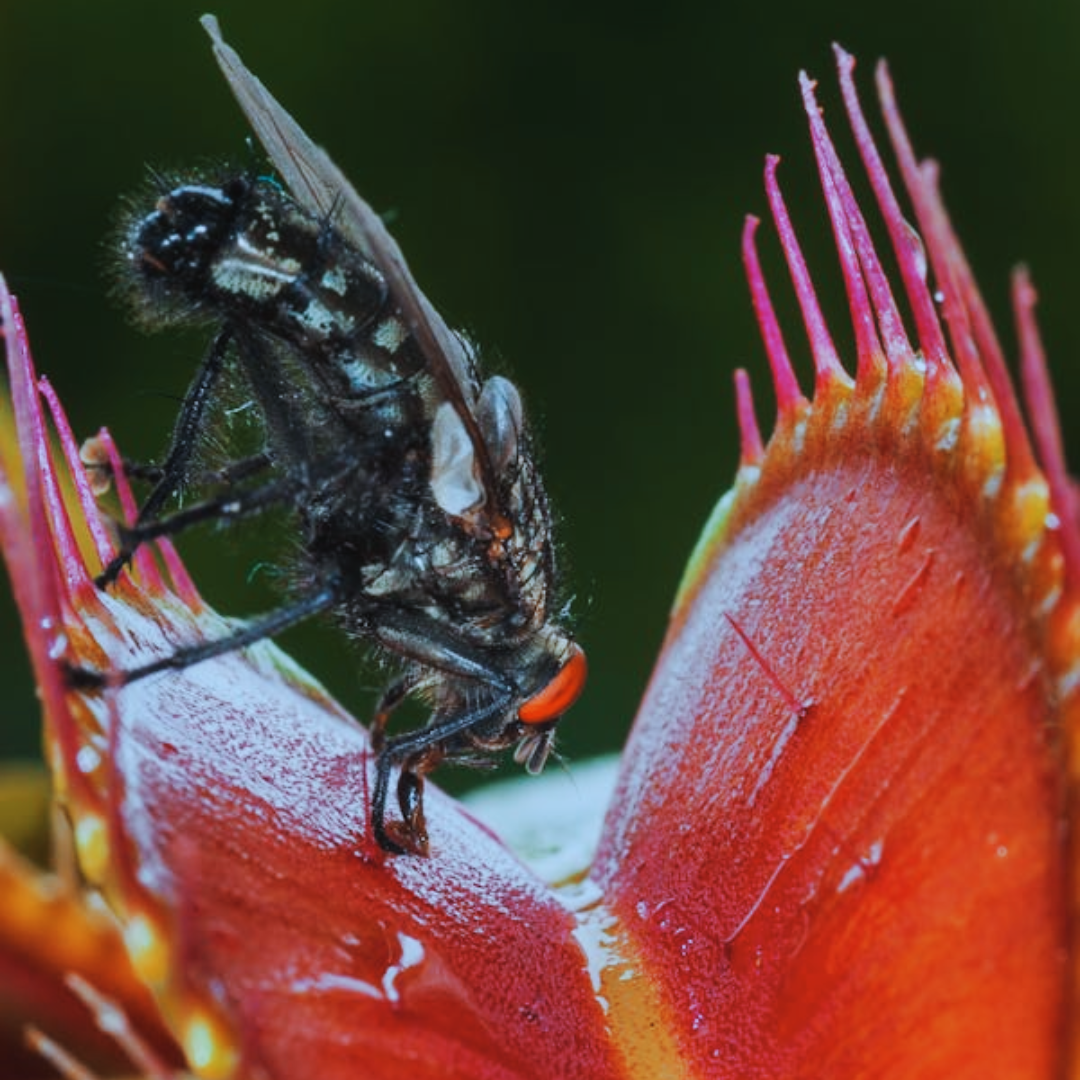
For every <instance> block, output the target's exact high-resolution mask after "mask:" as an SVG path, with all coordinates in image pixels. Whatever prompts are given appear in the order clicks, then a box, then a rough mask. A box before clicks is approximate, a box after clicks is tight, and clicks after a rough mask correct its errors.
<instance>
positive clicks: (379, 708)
mask: <svg viewBox="0 0 1080 1080" xmlns="http://www.w3.org/2000/svg"><path fill="white" fill-rule="evenodd" d="M419 681H420V678H419V675H418V674H417V673H415V672H410V673H408V674H406V675H402V676H401V677H400V678H397V679H395V680H394V681H393V682H392V683H391V684H390V685H389V686H388V687H387V688H386V689H385V690H384V691H383V694H382V697H381V698H379V703H378V704H377V705H376V706H375V715H374V716H373V717H372V720H371V749H372V750H374V751H375V753H376V754H378V753H380V752H381V751H382V748H383V747H384V746H385V745H386V725H387V724H389V723H390V717H391V716H392V715H393V713H394V710H395V709H396V708H397V707H398V706H399V705H400V704H401V703H402V702H403V701H404V700H405V699H406V698H407V697H408V696H409V694H410V693H411V692H412V691H413V689H414V688H415V687H416V685H417V683H419Z"/></svg>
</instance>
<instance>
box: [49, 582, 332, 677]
mask: <svg viewBox="0 0 1080 1080" xmlns="http://www.w3.org/2000/svg"><path fill="white" fill-rule="evenodd" d="M338 600H339V595H338V589H337V588H336V587H335V586H334V585H332V584H331V585H328V586H326V587H324V588H322V589H320V590H319V591H318V592H314V593H311V594H310V595H309V596H302V597H301V598H300V599H299V600H297V601H295V602H293V603H291V604H286V605H285V606H284V607H280V608H278V609H277V610H276V611H271V612H268V613H267V614H265V615H260V616H259V617H257V618H254V619H251V620H249V621H248V622H247V623H245V624H244V625H243V626H241V627H240V628H239V629H238V630H237V631H236V632H235V633H233V634H228V635H226V636H225V637H223V638H218V639H217V640H216V641H200V642H199V643H198V644H196V645H188V646H185V647H184V648H180V649H177V650H176V652H174V653H172V654H171V655H169V656H164V657H162V658H161V659H159V660H154V661H152V662H151V663H149V664H143V665H142V666H141V667H136V668H128V669H127V670H118V671H105V672H102V671H94V670H92V669H90V668H81V667H73V666H72V667H68V669H67V672H66V678H67V684H68V686H69V687H70V688H71V689H73V690H83V691H87V690H102V689H105V688H106V687H120V686H127V685H128V684H129V683H133V682H136V681H137V680H139V679H144V678H146V676H148V675H156V674H158V673H159V672H162V671H179V670H182V669H183V668H188V667H191V666H192V665H194V664H200V663H202V661H204V660H211V659H213V657H215V656H222V655H224V654H225V653H230V652H235V651H236V650H237V649H243V648H245V647H246V646H248V645H254V644H255V643H256V642H257V641H263V640H264V639H265V638H272V637H276V636H277V635H278V634H280V633H282V632H283V631H285V630H288V629H289V628H290V627H292V626H296V625H297V623H301V622H304V621H305V620H306V619H310V618H311V617H312V616H313V615H318V614H319V613H320V612H323V611H328V610H329V609H330V608H332V607H333V606H334V605H335V604H336V603H337V602H338Z"/></svg>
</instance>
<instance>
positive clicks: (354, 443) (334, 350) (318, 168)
mask: <svg viewBox="0 0 1080 1080" xmlns="http://www.w3.org/2000/svg"><path fill="white" fill-rule="evenodd" d="M204 24H205V25H206V26H207V29H208V30H209V31H210V33H211V36H212V37H213V38H214V42H215V53H216V56H217V58H218V62H219V64H220V65H221V67H222V69H223V71H224V72H225V75H226V78H227V79H228V80H229V83H230V85H231V87H232V89H233V91H234V93H235V94H236V96H237V98H238V100H239V101H240V104H241V106H242V107H243V108H244V110H245V112H246V113H247V115H248V118H249V120H250V121H251V123H252V126H253V128H254V130H255V132H256V134H257V135H258V136H259V138H260V139H261V141H262V142H263V144H264V147H265V149H266V151H267V153H268V155H269V157H270V160H271V161H272V163H273V164H274V165H275V167H276V168H277V170H278V172H279V174H280V176H281V178H282V181H283V184H279V183H278V182H277V181H275V180H272V179H269V178H259V177H255V176H250V175H241V176H232V177H227V178H224V179H218V180H215V181H212V182H211V181H196V180H193V181H191V182H187V183H182V182H176V183H173V184H171V185H168V186H167V187H166V188H163V189H162V190H161V191H160V192H159V193H158V195H157V198H156V201H155V203H154V205H153V206H152V207H147V208H144V211H143V212H142V213H140V214H138V215H136V216H135V217H134V218H133V220H132V223H131V224H130V226H129V228H128V230H127V232H126V235H125V238H124V241H123V251H122V256H123V259H124V261H125V263H126V265H127V272H128V276H129V277H130V278H131V282H132V288H133V291H134V293H135V294H136V299H137V303H138V304H139V305H140V306H141V307H142V308H143V309H144V310H145V311H146V312H147V314H148V316H149V317H150V318H164V319H166V320H167V319H170V318H171V319H180V320H185V319H190V318H194V319H202V320H207V319H210V320H212V321H213V322H214V324H215V325H216V326H217V328H218V329H217V332H216V335H215V337H214V340H213V343H212V344H211V346H210V348H209V351H208V353H207V355H206V358H205V360H204V362H203V363H202V365H201V367H200V369H199V371H198V372H197V374H196V376H195V378H194V380H193V382H192V384H191V387H190V389H189V391H188V393H187V395H186V396H185V399H184V402H183V405H182V407H181V410H180V413H179V416H178V418H177V421H176V425H175V428H174V433H173V438H172V443H171V447H170V450H169V452H168V454H167V455H166V458H165V460H164V462H163V463H162V465H161V467H160V469H159V470H158V472H157V476H156V481H157V482H156V484H155V486H154V488H153V489H152V491H151V492H150V494H149V496H148V497H147V499H146V500H145V502H144V503H143V505H142V508H141V510H140V513H139V515H138V518H137V520H136V521H135V522H134V524H133V525H131V526H130V527H128V528H126V529H122V530H121V546H120V552H119V554H118V555H117V557H116V558H115V559H114V560H113V562H112V563H111V564H110V565H109V566H107V567H106V568H105V570H104V572H103V573H102V575H101V578H100V579H99V583H100V584H101V585H102V586H103V587H107V586H108V584H109V583H110V582H111V581H113V580H114V579H115V578H116V577H117V576H118V574H119V573H120V572H121V571H122V569H123V567H124V565H125V564H126V562H127V561H128V560H129V559H130V557H131V555H132V554H133V552H134V551H135V549H136V548H137V547H138V545H139V544H141V543H144V542H146V541H147V540H150V539H153V538H154V537H159V536H164V535H170V534H174V533H177V532H179V531H181V530H182V529H184V528H186V527H188V526H189V525H192V524H194V523H196V522H198V521H203V520H218V521H234V520H240V519H243V518H246V517H250V516H253V515H256V514H258V513H261V512H263V511H265V510H267V509H270V508H273V507H286V508H288V509H289V510H290V511H291V512H292V514H293V516H294V517H295V520H296V524H297V530H298V532H297V539H298V544H297V547H298V548H299V551H300V560H301V568H300V573H299V574H298V575H297V576H298V577H299V579H300V580H301V581H302V582H303V583H304V584H303V585H302V586H301V587H300V588H299V589H298V591H297V594H296V595H295V596H294V597H293V599H291V600H290V601H289V602H288V603H287V604H285V605H284V606H283V607H281V608H280V609H278V610H276V611H273V612H270V613H269V614H267V615H265V616H263V617H261V618H256V619H253V620H252V621H250V622H249V623H247V624H246V625H244V626H243V627H242V628H241V629H240V630H239V631H238V632H237V633H235V634H234V635H231V636H228V637H226V638H224V639H223V640H220V641H214V642H210V643H206V644H200V645H197V646H194V647H191V648H187V649H183V650H180V651H179V652H177V653H176V654H174V655H172V656H170V657H166V658H164V659H162V660H159V661H156V662H154V663H152V664H148V665H146V666H144V667H141V668H136V669H133V670H129V671H125V672H121V673H119V675H118V676H117V675H115V674H114V675H111V676H108V677H106V676H100V677H99V678H98V685H100V684H102V683H104V682H105V681H109V682H110V683H116V682H119V683H121V684H123V683H126V682H130V681H132V680H134V679H138V678H142V677H144V676H147V675H150V674H152V673H155V672H159V671H164V670H168V669H175V668H181V667H186V666H189V665H191V664H194V663H197V662H199V661H201V660H204V659H207V658H209V657H212V656H216V655H220V654H221V653H223V652H226V651H230V650H232V649H235V648H239V647H242V646H244V645H247V644H250V643H252V642H254V641H257V640H260V639H262V638H264V637H268V636H271V635H273V634H276V633H278V632H280V631H281V630H283V629H285V628H286V627H288V626H291V625H293V624H295V623H297V622H299V621H301V620H302V619H305V618H308V617H309V616H312V615H314V614H317V613H319V612H324V611H330V612H333V613H334V615H335V616H336V618H337V620H338V621H339V622H340V623H341V625H342V626H343V627H344V628H345V629H346V630H347V631H348V632H349V633H350V634H352V635H354V636H357V637H359V638H361V639H363V640H365V641H366V642H368V643H369V644H371V645H373V646H375V648H376V649H377V650H378V651H379V652H380V653H381V654H382V655H383V656H385V657H389V658H390V659H392V660H393V661H395V662H396V664H397V667H398V669H399V674H398V675H397V677H396V678H395V679H394V681H392V682H391V683H390V685H389V686H388V688H387V689H386V690H385V691H384V693H383V695H382V697H381V699H380V701H379V703H378V705H377V707H376V710H375V718H374V722H373V729H372V741H373V745H374V747H375V749H376V751H377V758H376V779H375V785H374V792H373V796H372V806H371V824H372V830H373V833H374V836H375V838H376V840H377V841H378V843H379V844H380V845H381V846H382V847H383V848H384V849H385V850H387V851H390V852H396V853H403V852H406V851H413V852H419V853H422V852H425V851H426V850H427V844H428V838H427V830H426V826H425V821H424V810H423V783H424V777H425V776H426V775H427V774H428V773H429V772H430V771H431V770H432V769H434V768H435V767H436V766H437V765H438V764H439V763H440V762H442V761H446V760H458V761H464V762H467V763H482V762H485V761H487V760H488V759H489V758H490V756H491V755H492V754H493V753H495V752H496V751H500V750H504V749H507V748H509V747H512V746H514V747H516V750H515V754H514V757H515V759H516V760H517V761H518V762H519V763H522V764H524V765H525V767H526V768H527V769H528V771H530V772H533V773H535V772H539V771H540V770H541V769H542V768H543V766H544V763H545V761H546V759H547V757H548V755H549V752H550V750H551V746H552V740H553V735H554V729H555V725H556V724H557V722H558V720H559V719H560V718H561V716H562V714H563V713H564V712H565V711H566V709H567V708H569V706H570V705H571V704H572V703H573V702H574V700H575V699H576V698H577V696H578V694H579V692H580V690H581V688H582V684H583V682H584V678H585V658H584V654H583V652H582V651H581V649H580V647H579V646H578V645H577V644H576V643H575V642H574V641H573V639H572V637H571V635H570V634H569V632H568V631H567V629H566V628H565V627H564V626H563V625H562V623H561V615H562V613H561V612H560V611H559V610H557V609H556V607H555V603H556V600H555V587H556V580H555V562H554V554H553V545H552V538H551V516H550V511H549V508H548V502H547V498H546V495H545V493H544V488H543V485H542V483H541V480H540V477H539V475H538V473H537V469H536V466H535V463H534V459H533V455H532V453H531V449H530V442H529V434H528V430H527V427H526V425H525V420H524V414H523V411H522V406H521V400H520V397H519V395H518V392H517V390H516V388H515V387H514V385H513V384H512V383H511V382H510V381H509V380H507V379H505V378H502V377H499V376H495V377H491V378H488V379H486V380H485V379H483V378H482V376H481V374H480V372H479V369H478V366H477V361H476V357H475V355H474V353H473V351H472V349H471V348H470V347H469V346H468V345H467V343H466V342H465V341H464V340H463V339H462V338H460V337H459V336H458V335H456V334H454V333H452V332H451V331H450V330H449V329H448V328H447V327H446V325H445V324H444V323H443V321H442V319H441V318H440V317H439V316H438V314H437V313H436V312H435V311H434V309H433V308H432V307H431V305H430V304H429V303H428V301H427V300H426V298H425V297H424V296H423V294H422V293H421V292H420V291H419V289H418V288H417V287H416V285H415V283H414V282H413V280H412V277H411V276H410V275H409V272H408V270H407V268H406V266H405V262H404V260H403V258H402V257H401V254H400V251H399V250H398V248H397V246H396V244H395V243H394V241H393V240H392V239H391V238H390V236H389V234H388V233H387V232H386V230H385V228H384V227H383V225H382V223H381V222H380V220H379V219H378V217H377V216H376V215H375V214H374V213H373V212H372V210H371V209H370V208H369V207H368V205H367V204H366V203H365V202H364V201H363V200H362V199H361V198H360V196H359V195H358V194H357V193H356V191H355V190H354V189H353V188H352V186H351V185H350V184H349V183H348V182H347V181H346V180H345V178H344V177H343V176H342V175H341V173H340V172H339V171H338V170H337V168H336V167H335V166H334V165H333V163H332V162H331V161H330V159H329V158H328V157H327V156H326V155H325V153H324V152H323V151H321V150H320V149H318V148H317V147H316V146H315V145H314V144H313V143H312V142H311V140H310V139H309V138H308V137H307V136H306V135H305V134H304V133H303V131H302V130H301V129H300V128H299V127H298V125H297V124H296V123H295V121H293V120H292V118H291V117H290V116H289V115H288V114H287V113H285V112H284V110H283V109H282V108H281V107H280V106H279V105H278V104H277V102H276V101H274V99H273V98H272V97H271V96H270V95H269V94H268V93H267V91H266V90H265V89H264V88H263V87H262V85H261V84H260V83H259V82H258V81H257V80H256V79H255V78H254V77H253V76H252V75H251V74H250V73H249V72H248V71H247V70H246V69H245V68H244V67H243V65H242V64H241V63H240V60H239V58H238V57H237V55H236V53H235V52H233V51H232V50H231V49H230V48H229V47H228V46H226V45H225V44H224V43H223V41H222V40H221V38H220V35H219V34H218V31H217V26H216V23H214V21H213V20H212V19H210V18H207V19H206V20H204ZM226 370H228V371H230V372H231V373H232V374H233V375H234V376H237V375H238V376H239V377H240V379H241V381H242V382H243V383H244V384H245V386H246V388H247V389H248V391H249V393H250V395H251V398H252V400H253V401H254V402H255V403H256V405H257V410H258V412H259V414H260V419H261V424H262V429H263V432H264V434H265V448H264V449H263V450H262V451H260V452H259V453H257V454H255V455H253V456H251V457H247V458H244V459H242V460H237V461H235V462H231V463H230V464H229V465H227V466H226V467H225V469H224V470H222V472H221V474H220V476H221V477H225V478H226V482H225V483H223V484H222V485H221V486H220V488H219V490H217V491H216V492H215V493H214V494H210V495H207V496H206V497H205V498H203V499H202V500H201V501H198V502H195V503H193V504H190V505H188V506H185V507H184V508H183V509H180V510H175V511H173V512H172V513H163V511H164V510H165V508H166V507H167V506H168V505H169V504H170V501H171V499H172V497H173V496H174V495H176V494H177V493H178V491H179V490H180V489H181V488H182V487H183V486H184V485H185V484H186V483H187V482H188V481H189V479H190V477H191V474H192V471H193V470H192V462H193V460H194V458H195V456H196V451H197V449H198V447H199V446H200V444H201V443H202V442H203V441H205V434H206V428H207V422H208V413H209V409H210V406H211V403H212V401H213V400H214V398H215V393H216V390H217V388H218V386H219V383H220V381H221V378H222V375H223V372H225V371H226ZM84 681H85V682H89V683H93V681H94V679H93V676H92V675H91V674H85V675H84ZM409 697H418V698H420V699H421V700H423V701H425V702H427V703H428V704H429V705H430V708H431V715H430V718H429V720H428V722H427V724H426V726H424V727H422V728H420V729H418V730H415V731H408V732H404V733H400V734H394V735H388V734H387V732H386V728H387V725H388V722H389V720H390V717H391V714H392V712H393V711H394V709H395V708H396V707H397V706H398V705H399V704H400V703H401V702H402V701H404V700H405V699H406V698H409ZM395 772H396V773H397V783H396V801H397V805H398V809H399V811H400V815H401V820H400V821H391V820H388V809H387V800H388V797H389V791H390V786H391V781H392V778H393V776H394V774H395Z"/></svg>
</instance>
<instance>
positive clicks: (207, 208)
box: [124, 178, 417, 397]
mask: <svg viewBox="0 0 1080 1080" xmlns="http://www.w3.org/2000/svg"><path fill="white" fill-rule="evenodd" d="M124 251H125V254H126V258H127V262H128V265H129V267H130V268H131V270H132V271H133V272H134V277H135V282H136V291H137V293H138V294H139V296H140V299H141V301H142V302H143V304H144V305H145V306H146V308H147V309H148V310H149V311H150V312H151V313H152V315H153V317H154V319H155V320H157V321H160V318H161V314H162V311H163V309H165V310H169V311H171V313H172V315H173V317H174V318H175V319H184V318H191V317H199V316H207V317H211V318H215V319H220V318H224V319H227V320H228V319H232V320H235V321H239V322H241V323H246V324H255V325H258V326H259V328H260V330H261V331H262V332H264V333H270V334H272V335H273V336H275V337H277V338H279V339H281V340H282V341H283V342H285V343H287V344H289V345H291V346H292V347H293V348H295V349H296V350H297V352H298V355H300V356H302V357H304V359H305V362H307V363H309V364H311V365H312V366H313V367H316V368H320V369H321V371H320V374H321V375H322V377H324V378H326V377H329V378H330V379H331V380H332V381H333V382H334V383H335V384H336V385H335V391H336V392H337V393H339V394H341V395H343V396H345V397H352V396H364V395H365V394H367V393H369V392H371V391H373V390H378V389H380V388H382V387H385V386H386V385H388V384H390V383H392V382H394V381H395V380H397V379H401V378H403V377H407V376H408V375H410V374H413V373H414V372H415V370H416V367H417V362H416V360H415V350H414V349H412V348H410V347H409V345H410V342H409V338H408V334H407V332H406V330H405V328H404V324H403V323H402V321H401V319H400V317H399V316H398V314H397V312H396V311H395V309H394V307H393V304H392V303H391V301H390V298H389V292H388V289H387V285H386V281H385V279H384V277H383V275H382V274H381V273H380V272H379V270H378V269H377V268H376V267H375V266H374V265H373V264H372V263H371V262H369V261H368V260H367V259H365V258H364V257H363V256H362V255H360V254H359V253H358V252H357V251H356V250H355V249H354V248H353V247H351V246H350V245H348V244H346V243H345V241H344V240H343V239H342V238H341V237H340V236H339V234H338V233H337V232H336V231H335V230H334V229H333V228H332V226H331V225H329V224H328V223H327V222H325V221H320V220H319V219H317V218H316V217H314V216H313V215H311V214H309V213H307V212H306V211H305V210H302V209H301V208H300V207H299V206H297V205H296V203H294V202H293V201H292V200H291V199H290V198H289V197H288V196H287V195H285V194H284V193H283V192H282V191H281V190H280V189H279V188H278V187H277V186H276V185H275V184H273V183H272V182H270V181H265V180H264V181H255V182H253V181H250V180H247V179H244V178H237V179H234V180H231V181H229V182H228V183H225V184H222V185H220V186H213V185H205V184H185V185H181V186H178V187H176V188H174V189H173V190H171V191H169V192H168V193H167V194H165V195H162V196H161V197H160V198H159V199H158V201H157V203H156V205H155V207H154V210H153V212H152V213H150V214H148V215H146V216H145V217H143V218H141V219H139V220H138V221H136V222H135V223H134V225H133V226H132V228H131V229H130V231H129V233H128V236H127V239H126V242H125V245H124Z"/></svg>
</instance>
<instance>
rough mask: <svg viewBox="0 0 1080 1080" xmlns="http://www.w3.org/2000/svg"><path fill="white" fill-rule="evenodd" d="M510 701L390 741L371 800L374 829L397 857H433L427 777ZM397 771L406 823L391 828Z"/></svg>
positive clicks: (501, 699)
mask: <svg viewBox="0 0 1080 1080" xmlns="http://www.w3.org/2000/svg"><path fill="white" fill-rule="evenodd" d="M391 689H393V687H391ZM388 693H389V691H388ZM509 700H510V698H509V695H507V694H503V693H499V694H497V695H496V696H495V697H494V698H492V699H489V700H488V701H487V702H486V703H485V704H484V705H482V706H479V707H477V708H474V709H466V710H464V711H463V712H461V713H459V714H457V715H456V716H450V717H446V718H444V719H441V720H436V721H435V722H433V723H432V724H430V725H429V726H428V727H425V728H420V729H419V730H418V731H406V732H403V733H402V734H400V735H395V736H393V738H390V739H386V741H385V742H384V743H383V745H382V748H381V749H380V750H379V751H378V757H377V758H376V761H375V790H374V792H373V793H372V799H371V830H372V832H373V833H374V835H375V840H376V842H377V843H378V845H379V847H381V848H382V849H383V850H384V851H389V852H390V853H391V854H394V855H406V854H409V853H410V852H411V853H413V854H416V855H426V854H427V850H428V833H427V822H426V821H425V819H424V777H425V776H426V775H427V774H428V773H429V772H431V770H432V769H434V768H435V766H436V765H438V764H439V762H441V761H442V760H443V759H444V758H445V757H446V747H447V744H448V743H452V741H453V740H454V738H455V737H456V736H458V735H460V734H461V733H462V732H463V731H468V730H469V729H470V728H474V727H482V726H483V725H484V724H485V723H486V722H488V721H490V720H491V718H492V717H494V716H498V715H499V714H501V713H504V712H505V711H506V709H507V706H508V704H509ZM395 768H400V770H401V772H400V775H399V776H398V784H397V800H398V807H399V808H400V810H401V817H402V821H401V822H400V823H394V824H389V825H388V824H387V821H386V800H387V798H388V796H389V793H390V775H391V773H392V772H393V770H394V769H395Z"/></svg>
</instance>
